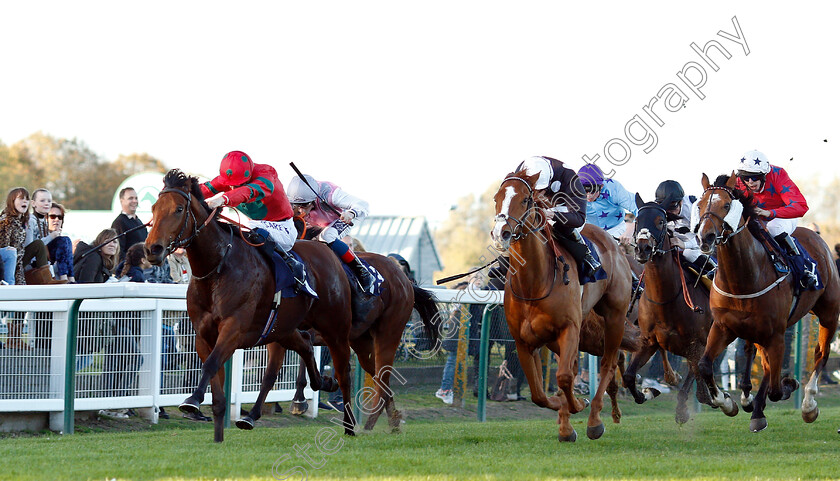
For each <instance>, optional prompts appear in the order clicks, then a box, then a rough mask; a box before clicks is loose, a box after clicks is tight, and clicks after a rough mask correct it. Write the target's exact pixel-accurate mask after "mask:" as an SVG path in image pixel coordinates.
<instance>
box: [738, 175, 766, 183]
mask: <svg viewBox="0 0 840 481" xmlns="http://www.w3.org/2000/svg"><path fill="white" fill-rule="evenodd" d="M739 177H740V178H741V180H742V181H744V182H763V181H764V174H753V175H740V176H739Z"/></svg>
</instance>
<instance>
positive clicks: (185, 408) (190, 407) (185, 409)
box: [178, 400, 199, 414]
mask: <svg viewBox="0 0 840 481" xmlns="http://www.w3.org/2000/svg"><path fill="white" fill-rule="evenodd" d="M178 409H179V410H180V411H181V412H182V413H186V414H195V413H197V412H198V409H199V408H198V404H193V402H192V401H190V400H186V401H184V402H182V403H181V405H180V406H178Z"/></svg>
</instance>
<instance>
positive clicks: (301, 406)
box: [289, 401, 309, 416]
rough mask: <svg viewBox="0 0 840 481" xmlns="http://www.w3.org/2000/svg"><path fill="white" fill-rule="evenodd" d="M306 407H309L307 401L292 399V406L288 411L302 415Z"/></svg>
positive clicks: (295, 414)
mask: <svg viewBox="0 0 840 481" xmlns="http://www.w3.org/2000/svg"><path fill="white" fill-rule="evenodd" d="M308 409H309V403H308V402H306V401H303V402H298V401H294V402H292V408H291V409H290V410H289V412H290V413H292V415H294V416H303V415H304V414H305V413H306V411H307V410H308Z"/></svg>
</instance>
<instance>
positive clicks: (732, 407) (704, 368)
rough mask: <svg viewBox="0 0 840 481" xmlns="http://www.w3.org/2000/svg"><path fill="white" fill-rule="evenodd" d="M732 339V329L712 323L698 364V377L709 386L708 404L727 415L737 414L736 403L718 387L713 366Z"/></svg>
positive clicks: (733, 337) (733, 336)
mask: <svg viewBox="0 0 840 481" xmlns="http://www.w3.org/2000/svg"><path fill="white" fill-rule="evenodd" d="M733 339H735V335H734V334H733V333H732V331H730V330H728V329H724V328H722V327H721V326H720V324H719V323H717V322H715V323H713V324H712V328H711V329H710V330H709V338H708V340H707V341H706V350H705V351H704V352H703V356H702V357H701V358H700V363H699V365H698V369H699V371H700V377H701V379H702V381H703V382H704V383H705V384H706V386H707V387H708V388H709V395H710V397H711V402H710V404H709V405H710V406H712V407H715V408H717V407H719V408H721V410H722V411H723V412H724V414H726V415H727V416H735V415H736V414H738V405H737V404H736V403H735V402H734V401H732V398H731V397H730V396H729V393H725V392H723V391H721V390H720V389H719V388H718V385H717V382H716V381H715V375H714V374H715V373H714V367H713V366H714V360H715V359H716V358H717V357H718V355H719V354H720V353H721V352H723V350H724V349H726V346H728V345H729V343H730V342H732V340H733Z"/></svg>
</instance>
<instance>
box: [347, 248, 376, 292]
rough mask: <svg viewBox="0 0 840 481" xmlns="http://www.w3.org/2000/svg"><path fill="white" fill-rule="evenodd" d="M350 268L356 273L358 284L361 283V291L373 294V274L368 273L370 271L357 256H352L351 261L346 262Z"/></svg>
mask: <svg viewBox="0 0 840 481" xmlns="http://www.w3.org/2000/svg"><path fill="white" fill-rule="evenodd" d="M347 265H348V266H350V268H351V269H353V273H354V274H356V277H357V278H358V279H359V284H361V287H362V292H364V293H365V294H368V295H372V294H373V283H374V280H373V276H372V275H371V274H370V271H369V270H367V268H366V267H365V266H364V265H363V264H362V261H360V260H359V258H358V257H354V258H353V260H352V261H350V262H348V263H347Z"/></svg>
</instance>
